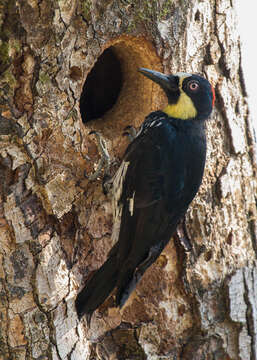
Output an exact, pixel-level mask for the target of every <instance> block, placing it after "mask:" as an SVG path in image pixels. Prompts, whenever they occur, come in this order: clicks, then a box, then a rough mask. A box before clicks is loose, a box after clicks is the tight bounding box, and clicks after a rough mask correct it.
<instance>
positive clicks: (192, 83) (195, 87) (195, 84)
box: [187, 80, 199, 91]
mask: <svg viewBox="0 0 257 360" xmlns="http://www.w3.org/2000/svg"><path fill="white" fill-rule="evenodd" d="M187 86H188V89H189V90H191V91H197V90H198V89H199V83H198V82H197V81H195V80H192V81H190V82H189V83H188V85H187Z"/></svg>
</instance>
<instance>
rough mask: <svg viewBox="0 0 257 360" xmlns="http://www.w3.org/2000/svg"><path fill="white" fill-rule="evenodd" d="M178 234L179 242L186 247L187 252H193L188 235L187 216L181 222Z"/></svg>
mask: <svg viewBox="0 0 257 360" xmlns="http://www.w3.org/2000/svg"><path fill="white" fill-rule="evenodd" d="M176 232H177V236H178V239H179V242H180V244H181V245H182V246H183V247H184V249H185V251H191V250H192V245H191V241H190V239H189V236H188V233H187V228H186V220H185V216H184V217H183V219H182V220H181V221H180V222H179V224H178V226H177V230H176Z"/></svg>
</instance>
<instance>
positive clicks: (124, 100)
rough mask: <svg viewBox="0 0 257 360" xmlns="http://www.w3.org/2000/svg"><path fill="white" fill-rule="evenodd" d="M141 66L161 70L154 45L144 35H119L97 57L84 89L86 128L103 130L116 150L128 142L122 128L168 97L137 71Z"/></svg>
mask: <svg viewBox="0 0 257 360" xmlns="http://www.w3.org/2000/svg"><path fill="white" fill-rule="evenodd" d="M140 67H145V68H149V69H154V70H157V71H162V65H161V62H160V59H159V57H158V56H157V54H156V51H155V49H154V48H153V46H152V45H151V44H150V43H149V42H148V41H147V40H145V39H143V38H132V37H127V36H126V37H121V38H119V39H116V40H114V41H113V42H112V43H110V46H109V47H108V48H106V49H104V51H103V52H102V54H101V55H100V56H99V58H98V59H97V61H96V63H95V65H94V66H93V68H92V69H91V71H90V72H89V73H88V75H87V78H86V80H85V83H84V86H83V90H82V93H81V98H80V113H81V119H82V121H83V123H84V126H85V128H86V129H87V130H88V131H90V130H96V131H99V132H101V133H102V134H103V135H104V137H105V139H106V140H107V141H110V143H111V144H110V147H111V148H112V149H113V151H114V152H117V153H120V152H122V151H123V150H124V146H125V145H126V144H125V140H123V139H122V136H121V135H122V133H123V129H124V128H125V127H126V126H127V125H132V126H134V127H136V128H138V127H139V126H140V125H141V123H142V122H143V120H144V118H145V116H146V115H148V114H149V113H150V112H151V111H153V110H157V109H160V108H161V107H162V106H163V105H164V103H165V101H166V99H165V97H164V95H163V92H162V90H161V89H160V87H159V86H158V85H156V84H154V83H153V82H152V81H151V80H149V79H147V78H146V77H144V76H143V75H141V74H140V73H139V72H138V71H137V70H138V68H140Z"/></svg>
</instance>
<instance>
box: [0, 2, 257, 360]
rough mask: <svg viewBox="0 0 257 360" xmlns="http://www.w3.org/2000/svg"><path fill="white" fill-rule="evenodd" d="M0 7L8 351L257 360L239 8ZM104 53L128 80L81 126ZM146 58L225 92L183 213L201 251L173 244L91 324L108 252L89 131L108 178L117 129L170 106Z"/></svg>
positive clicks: (28, 355)
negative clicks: (88, 85) (97, 280)
mask: <svg viewBox="0 0 257 360" xmlns="http://www.w3.org/2000/svg"><path fill="white" fill-rule="evenodd" d="M0 15H1V16H0V26H1V41H0V70H1V78H0V94H1V98H0V109H1V117H0V169H1V171H0V179H1V181H0V189H1V192H0V194H1V207H0V210H1V220H0V226H1V227H0V230H1V237H0V244H1V246H0V318H1V322H0V359H16V360H21V359H40V360H43V359H54V360H65V359H69V360H82V359H220V360H221V359H222V360H224V359H233V360H234V359H242V360H247V359H251V360H253V359H256V358H257V339H256V333H257V314H256V309H257V295H256V294H257V285H256V280H257V268H256V249H257V245H256V235H257V232H256V203H255V200H256V199H255V196H256V168H255V164H256V162H255V153H254V140H253V131H252V126H251V123H250V121H249V114H248V107H247V102H246V99H245V97H246V92H245V87H244V82H243V78H242V69H241V62H240V44H239V39H238V34H237V30H236V17H235V12H234V1H231V0H208V1H207V0H205V1H201V0H195V1H188V0H185V1H180V0H159V1H157V0H154V1H144V0H141V1H140V0H137V1H132V0H104V1H98V0H92V1H90V0H84V1H83V0H77V1H76V0H58V1H55V0H40V1H39V0H38V1H37V0H19V1H14V0H1V1H0ZM109 47H111V51H112V53H113V54H115V56H116V57H117V59H118V61H119V63H120V66H121V68H122V89H121V91H120V94H119V97H118V100H117V102H116V104H115V105H114V106H113V107H112V108H111V109H110V110H109V111H108V112H106V113H105V114H103V116H102V117H101V118H99V119H97V120H92V121H89V122H84V123H83V121H82V118H81V114H80V106H79V103H80V97H81V93H82V89H83V85H84V82H85V80H86V77H87V75H88V74H89V72H90V71H91V69H92V68H93V66H94V64H95V62H96V61H97V59H98V58H99V57H100V55H101V54H102V53H103V51H104V50H105V49H107V48H109ZM105 60H106V59H105V58H103V62H104V61H105ZM106 61H107V60H106ZM140 66H144V67H148V68H153V69H156V70H160V71H165V72H167V73H169V72H173V73H174V72H177V71H187V72H200V73H204V74H205V75H206V76H207V77H208V78H209V79H210V80H211V81H212V82H213V84H214V85H215V88H216V95H217V102H216V108H215V111H214V113H213V115H212V120H210V121H209V122H208V124H207V133H208V158H207V166H206V171H205V176H204V181H203V184H202V186H201V189H200V192H199V194H198V196H197V198H196V199H195V200H194V202H193V204H192V205H191V206H190V209H189V211H188V214H187V218H186V222H187V229H188V232H189V236H190V238H191V240H192V242H193V244H194V251H193V252H192V253H189V254H185V252H184V250H183V249H182V248H181V246H180V245H179V244H178V243H177V242H176V240H171V241H170V243H169V245H168V246H167V248H166V249H165V251H164V252H163V253H162V255H161V256H160V258H159V259H158V261H157V262H156V263H155V264H154V265H153V266H152V267H151V268H150V269H149V270H148V271H147V272H146V274H145V276H144V277H143V279H142V281H141V283H140V284H139V286H138V287H137V289H136V291H135V292H134V294H133V296H132V298H131V299H130V301H129V302H128V304H127V305H126V307H124V309H122V311H118V310H117V309H116V308H114V307H113V302H112V298H109V299H108V300H107V301H106V302H105V303H104V304H103V305H102V306H101V307H100V309H99V310H98V311H96V313H95V315H94V316H93V318H92V322H91V327H90V328H87V326H86V324H85V322H84V321H81V322H80V323H79V322H78V319H77V317H76V314H75V311H74V299H75V297H76V294H77V292H78V291H79V289H80V288H81V287H82V285H83V283H84V281H85V278H86V276H87V275H89V274H90V273H91V272H92V271H93V270H94V269H96V268H98V267H99V266H100V265H101V264H102V263H103V261H104V260H105V257H106V254H107V252H108V250H109V249H110V248H111V246H112V244H111V239H110V235H111V231H112V215H111V205H110V200H109V199H108V198H106V197H105V196H104V195H103V194H102V191H101V180H99V179H98V180H96V181H95V182H89V181H88V180H87V179H86V178H85V177H84V171H85V170H86V171H87V173H90V172H91V171H93V169H94V166H95V164H97V161H98V159H99V156H98V152H97V148H96V145H95V141H94V139H92V137H89V136H88V134H89V132H90V130H92V129H95V130H100V131H101V132H102V133H103V135H104V136H105V138H106V140H107V144H108V148H109V151H110V153H111V155H112V157H113V159H114V162H113V164H112V169H113V171H114V169H115V168H116V167H117V164H119V161H120V159H121V156H122V153H123V151H124V149H125V146H126V144H127V139H125V138H122V136H121V134H122V130H123V128H124V127H125V126H126V125H128V124H132V125H136V126H138V125H139V124H140V123H141V122H142V121H143V119H144V116H145V115H146V114H148V113H149V112H150V111H151V110H154V109H157V108H160V107H161V106H163V104H164V101H165V100H164V98H163V96H162V94H161V92H160V90H159V89H158V86H155V85H154V84H152V83H151V82H150V81H149V80H147V79H144V78H143V76H140V75H139V74H137V73H136V69H137V68H138V67H140ZM102 69H103V71H108V70H106V69H107V68H106V67H105V65H103V68H102ZM97 85H98V84H97ZM100 88H101V86H97V87H96V89H94V90H95V91H100ZM84 96H86V94H85V95H84ZM104 96H105V95H104ZM81 101H82V100H81ZM82 116H86V115H85V114H82Z"/></svg>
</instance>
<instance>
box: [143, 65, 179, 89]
mask: <svg viewBox="0 0 257 360" xmlns="http://www.w3.org/2000/svg"><path fill="white" fill-rule="evenodd" d="M138 71H139V72H140V73H141V74H143V75H145V76H146V77H148V78H149V79H151V80H152V81H154V82H155V83H157V84H159V85H160V86H161V88H162V89H163V90H164V91H165V92H166V91H167V90H168V91H176V90H178V87H179V84H178V78H177V76H172V75H165V74H162V73H160V72H159V71H154V70H149V69H146V68H139V69H138Z"/></svg>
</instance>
